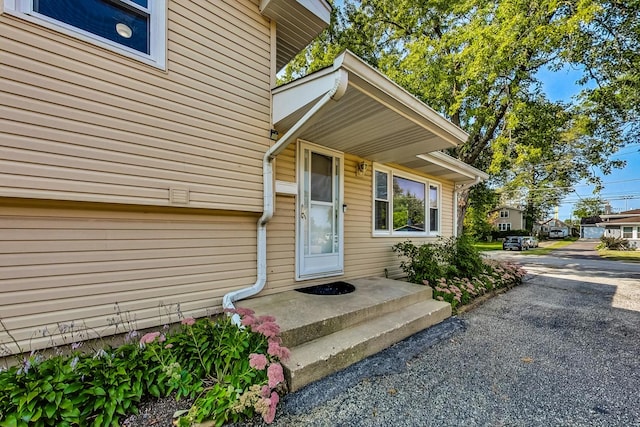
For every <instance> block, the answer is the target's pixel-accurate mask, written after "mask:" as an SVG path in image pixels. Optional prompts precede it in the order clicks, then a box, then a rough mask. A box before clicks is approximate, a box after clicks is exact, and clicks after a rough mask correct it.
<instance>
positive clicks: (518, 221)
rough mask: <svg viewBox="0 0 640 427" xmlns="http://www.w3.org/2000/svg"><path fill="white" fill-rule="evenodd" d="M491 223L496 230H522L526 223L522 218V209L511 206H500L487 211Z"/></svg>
mask: <svg viewBox="0 0 640 427" xmlns="http://www.w3.org/2000/svg"><path fill="white" fill-rule="evenodd" d="M489 214H490V215H491V217H493V218H492V219H491V220H490V221H491V224H492V225H494V226H495V227H496V228H497V229H498V231H511V230H524V229H525V226H526V223H525V220H524V209H520V208H516V207H513V206H500V207H499V208H496V209H494V210H492V211H491V212H489Z"/></svg>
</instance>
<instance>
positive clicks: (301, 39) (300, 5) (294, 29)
mask: <svg viewBox="0 0 640 427" xmlns="http://www.w3.org/2000/svg"><path fill="white" fill-rule="evenodd" d="M260 11H261V12H262V14H263V15H265V16H267V17H268V18H270V19H272V20H274V21H275V22H276V69H278V70H280V69H282V68H283V67H284V66H285V65H287V63H288V62H289V61H291V60H292V59H293V58H294V57H295V56H296V55H297V54H298V53H299V52H300V51H301V50H302V49H304V48H305V47H306V46H307V45H308V44H309V43H311V41H312V40H313V39H314V38H316V37H317V36H318V34H320V33H321V32H322V30H324V29H325V28H326V27H327V26H328V25H329V22H330V20H331V5H330V4H329V2H328V1H327V0H261V1H260Z"/></svg>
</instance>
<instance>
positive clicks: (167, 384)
mask: <svg viewBox="0 0 640 427" xmlns="http://www.w3.org/2000/svg"><path fill="white" fill-rule="evenodd" d="M246 317H248V318H249V319H252V321H251V322H250V323H251V325H250V327H248V328H239V327H237V326H235V325H234V324H233V323H232V322H231V320H230V317H228V316H222V317H221V318H219V319H217V320H216V321H212V320H210V319H202V320H200V321H198V322H195V320H193V319H185V321H183V324H184V325H183V329H182V330H181V331H179V332H177V333H174V334H172V335H167V336H165V335H164V334H162V333H160V332H151V333H148V334H146V335H144V336H143V337H142V338H141V340H140V344H138V343H136V344H125V345H123V346H120V347H118V348H115V349H114V348H109V347H107V348H104V349H100V350H98V351H97V352H95V354H81V353H77V352H75V353H72V354H71V355H66V356H65V355H59V356H53V357H49V358H42V357H41V356H40V355H39V354H37V353H32V354H31V355H30V356H29V357H26V358H24V359H22V360H20V363H19V364H18V365H16V366H12V367H10V368H8V369H6V370H4V371H0V427H13V426H16V427H17V426H75V425H88V426H96V427H98V426H100V427H101V426H110V425H118V423H119V420H120V418H121V417H123V416H125V415H127V414H131V413H137V404H138V403H139V402H140V400H141V399H142V398H143V397H162V396H168V395H169V394H172V393H175V394H176V397H177V398H178V399H179V398H181V397H184V396H190V397H192V398H196V400H195V404H194V406H193V407H192V408H191V410H190V411H189V413H188V415H187V416H185V417H183V419H181V420H180V422H181V425H190V424H191V423H192V422H200V421H203V420H213V421H215V423H216V425H222V424H223V423H226V422H236V421H240V420H241V419H243V418H246V417H252V416H253V415H254V414H255V413H256V411H257V412H260V413H261V414H263V417H264V418H265V421H267V422H270V421H272V420H273V416H274V415H275V406H276V405H277V402H278V398H277V397H276V396H274V395H273V394H271V395H269V396H267V395H266V394H267V393H274V392H273V391H272V389H273V388H274V387H276V386H279V387H280V385H279V384H281V383H282V381H283V378H282V377H281V376H280V375H275V374H272V375H270V372H272V371H271V370H267V369H266V368H267V366H269V367H271V366H272V365H274V366H275V365H277V367H278V368H279V369H276V370H275V371H274V372H275V373H276V374H280V373H281V371H282V370H281V367H280V365H279V360H280V358H286V357H288V350H287V349H286V348H284V347H281V346H280V342H281V341H280V338H279V337H278V336H277V333H278V331H279V329H278V328H277V325H276V324H275V323H274V321H273V319H272V318H270V317H265V318H254V317H253V316H252V315H250V314H248V313H246ZM261 328H262V329H261ZM132 332H134V333H130V334H129V336H135V335H136V334H135V331H132ZM253 356H255V357H264V361H265V366H258V367H252V366H251V363H250V358H251V357H253ZM256 387H257V388H256ZM247 393H250V394H251V393H252V394H251V396H253V400H251V403H252V405H248V404H238V402H239V401H241V400H242V399H243V396H244V395H245V394H247ZM245 400H246V398H245ZM256 408H257V409H256ZM265 414H266V415H265Z"/></svg>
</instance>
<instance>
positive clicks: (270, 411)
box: [262, 391, 280, 424]
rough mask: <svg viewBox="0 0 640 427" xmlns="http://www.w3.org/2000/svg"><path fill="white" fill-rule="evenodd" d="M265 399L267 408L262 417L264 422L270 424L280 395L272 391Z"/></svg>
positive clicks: (274, 415)
mask: <svg viewBox="0 0 640 427" xmlns="http://www.w3.org/2000/svg"><path fill="white" fill-rule="evenodd" d="M265 400H267V401H268V405H269V408H268V409H267V410H266V411H265V412H264V413H263V414H262V419H263V420H264V422H265V423H267V424H271V423H272V422H273V420H274V418H275V417H276V407H277V406H278V402H280V396H278V393H276V392H275V391H274V392H273V393H271V398H269V399H265ZM265 403H266V402H265Z"/></svg>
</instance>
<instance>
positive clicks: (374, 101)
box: [272, 50, 488, 184]
mask: <svg viewBox="0 0 640 427" xmlns="http://www.w3.org/2000/svg"><path fill="white" fill-rule="evenodd" d="M332 92H335V94H334V95H333V96H332V99H333V100H334V101H336V102H331V101H330V102H328V103H326V104H322V106H320V107H316V106H317V105H318V101H319V99H321V98H322V97H323V96H326V95H327V94H330V93H332ZM272 93H273V123H274V127H275V129H276V130H277V131H278V132H279V133H280V134H281V135H283V137H285V136H286V137H287V138H288V139H291V140H293V139H294V138H303V139H306V140H309V141H313V142H314V143H317V144H320V145H322V146H324V147H327V148H331V149H334V150H337V151H342V152H347V153H351V154H354V155H356V156H359V157H362V158H366V159H368V160H372V161H374V162H380V163H395V164H399V165H402V166H405V167H408V168H412V169H415V170H419V171H423V172H425V173H430V174H432V175H436V176H447V177H449V179H451V180H452V181H454V182H455V183H458V184H461V183H467V182H474V181H476V180H477V179H478V178H479V179H487V178H488V175H487V174H485V173H484V172H482V171H480V170H478V169H476V168H473V167H472V166H469V165H467V164H465V163H463V162H461V161H459V160H457V159H454V158H453V157H450V156H447V155H446V154H444V153H434V152H437V151H439V150H443V149H447V148H454V147H456V146H457V145H458V144H462V143H464V142H465V141H466V140H467V138H468V136H469V135H468V134H467V133H466V132H465V131H463V130H462V129H460V128H459V127H458V126H456V125H454V124H453V123H451V122H449V121H448V120H446V119H445V118H444V117H442V116H441V115H440V114H438V113H437V112H436V111H435V110H433V109H432V108H431V107H429V106H427V105H426V104H424V103H423V102H421V101H420V100H419V99H417V98H416V97H415V96H413V95H412V94H410V93H409V92H407V91H406V90H405V89H403V88H402V87H400V86H399V85H397V84H396V83H394V82H393V81H391V80H390V79H389V78H387V77H386V76H385V75H383V74H382V73H381V72H379V71H377V70H376V69H374V68H373V67H371V66H370V65H368V64H367V63H365V62H364V61H363V60H362V59H360V58H358V57H357V56H355V55H354V54H353V53H351V52H350V51H348V50H347V51H345V52H343V53H342V54H341V55H339V56H338V57H337V58H336V60H335V61H334V63H333V66H331V67H328V68H325V69H323V70H319V71H316V72H315V73H312V74H310V75H308V76H306V77H302V78H300V79H298V80H295V81H293V82H290V83H287V84H285V85H283V86H279V87H277V88H275V89H274V90H273V92H272ZM275 154H277V153H275Z"/></svg>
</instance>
